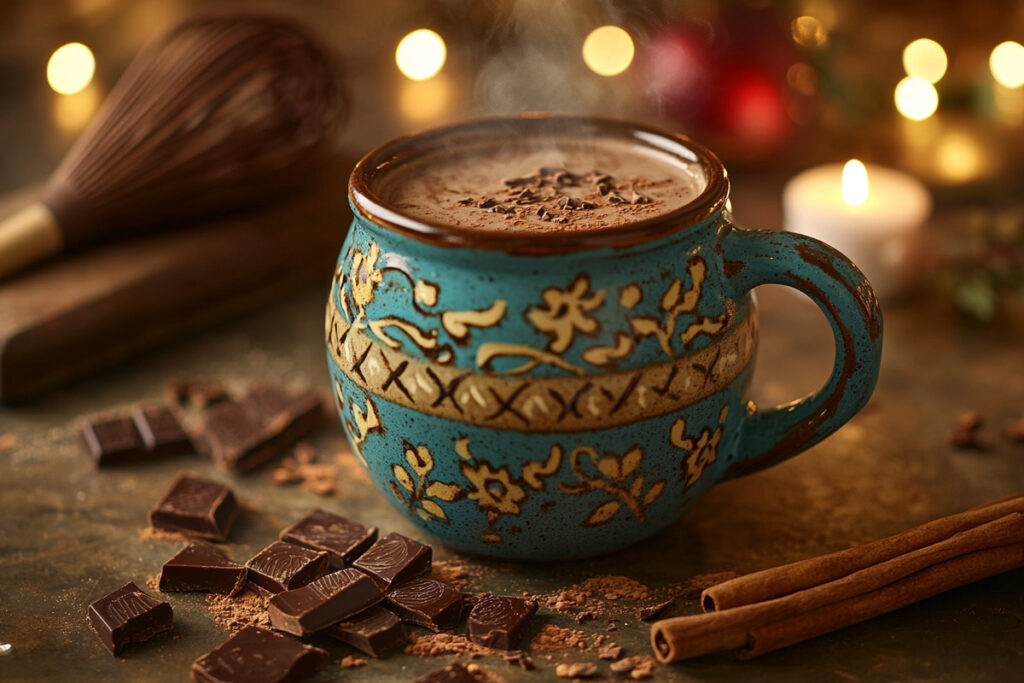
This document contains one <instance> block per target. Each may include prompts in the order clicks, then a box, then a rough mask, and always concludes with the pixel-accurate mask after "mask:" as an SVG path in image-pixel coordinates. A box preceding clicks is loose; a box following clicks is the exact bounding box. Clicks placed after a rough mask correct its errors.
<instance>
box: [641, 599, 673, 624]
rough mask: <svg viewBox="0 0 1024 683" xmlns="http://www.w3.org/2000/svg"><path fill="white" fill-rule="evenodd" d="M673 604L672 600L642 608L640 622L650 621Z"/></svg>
mask: <svg viewBox="0 0 1024 683" xmlns="http://www.w3.org/2000/svg"><path fill="white" fill-rule="evenodd" d="M671 604H672V601H671V600H666V601H665V602H659V603H658V604H657V605H648V606H647V607H644V608H642V609H641V610H640V621H650V620H651V619H653V618H654V617H656V616H658V615H659V614H661V612H662V611H663V610H664V609H665V608H666V607H668V606H669V605H671Z"/></svg>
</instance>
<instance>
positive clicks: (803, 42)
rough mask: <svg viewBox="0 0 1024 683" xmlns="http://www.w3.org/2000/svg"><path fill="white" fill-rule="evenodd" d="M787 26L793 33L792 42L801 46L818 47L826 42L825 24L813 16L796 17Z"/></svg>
mask: <svg viewBox="0 0 1024 683" xmlns="http://www.w3.org/2000/svg"><path fill="white" fill-rule="evenodd" d="M789 28H790V31H791V32H792V34H793V42H794V43H796V44H797V45H800V46H801V47H810V48H819V47H823V46H824V45H825V43H827V42H828V33H827V32H826V31H825V26H824V25H823V24H822V23H821V22H820V21H819V20H818V19H816V18H815V17H812V16H809V15H804V16H802V17H797V18H796V19H794V20H793V22H792V23H791V24H790V26H789Z"/></svg>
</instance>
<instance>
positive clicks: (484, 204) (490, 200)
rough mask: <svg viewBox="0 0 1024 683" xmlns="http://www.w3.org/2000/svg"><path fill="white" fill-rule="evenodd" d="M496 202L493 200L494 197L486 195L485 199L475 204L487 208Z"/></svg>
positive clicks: (495, 204)
mask: <svg viewBox="0 0 1024 683" xmlns="http://www.w3.org/2000/svg"><path fill="white" fill-rule="evenodd" d="M497 204H498V202H496V201H495V200H494V197H488V198H487V199H485V200H483V201H482V202H480V203H479V204H477V206H479V207H480V208H481V209H489V208H491V207H492V206H497Z"/></svg>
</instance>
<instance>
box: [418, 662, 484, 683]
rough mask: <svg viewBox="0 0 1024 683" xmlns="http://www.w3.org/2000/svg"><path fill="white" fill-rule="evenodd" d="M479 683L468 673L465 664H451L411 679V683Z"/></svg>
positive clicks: (477, 679)
mask: <svg viewBox="0 0 1024 683" xmlns="http://www.w3.org/2000/svg"><path fill="white" fill-rule="evenodd" d="M479 681H480V679H479V678H477V677H476V676H474V675H473V674H472V673H470V671H469V669H467V668H466V666H465V664H461V663H459V662H452V663H451V664H449V665H448V666H446V667H444V668H443V669H437V670H436V671H431V672H430V673H428V674H424V675H423V676H420V677H419V678H416V679H413V682H412V683H478V682H479Z"/></svg>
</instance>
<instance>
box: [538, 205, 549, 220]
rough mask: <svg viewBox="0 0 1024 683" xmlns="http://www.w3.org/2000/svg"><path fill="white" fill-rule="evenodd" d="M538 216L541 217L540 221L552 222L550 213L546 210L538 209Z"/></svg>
mask: <svg viewBox="0 0 1024 683" xmlns="http://www.w3.org/2000/svg"><path fill="white" fill-rule="evenodd" d="M537 215H538V216H540V219H541V220H542V221H549V220H551V218H552V216H551V214H550V213H548V212H547V211H546V210H545V209H543V208H540V209H537Z"/></svg>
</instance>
